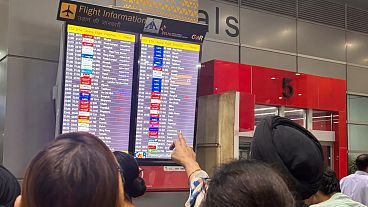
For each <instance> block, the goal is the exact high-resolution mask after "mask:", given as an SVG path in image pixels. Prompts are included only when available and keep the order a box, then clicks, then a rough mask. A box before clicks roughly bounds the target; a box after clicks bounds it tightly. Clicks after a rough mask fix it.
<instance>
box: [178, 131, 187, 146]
mask: <svg viewBox="0 0 368 207" xmlns="http://www.w3.org/2000/svg"><path fill="white" fill-rule="evenodd" d="M179 141H180V142H181V144H183V145H187V142H186V141H185V139H184V136H183V133H182V132H181V131H180V132H179Z"/></svg>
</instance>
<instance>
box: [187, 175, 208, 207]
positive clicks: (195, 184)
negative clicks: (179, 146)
mask: <svg viewBox="0 0 368 207" xmlns="http://www.w3.org/2000/svg"><path fill="white" fill-rule="evenodd" d="M209 181H210V179H209V176H208V174H207V173H206V172H205V171H203V170H201V171H198V172H197V173H195V174H193V175H192V176H191V178H190V180H189V185H190V192H189V193H190V194H189V198H188V201H187V202H186V203H185V207H200V206H201V204H202V201H203V200H204V198H205V196H206V192H207V188H208V183H209Z"/></svg>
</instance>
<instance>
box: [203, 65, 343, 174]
mask: <svg viewBox="0 0 368 207" xmlns="http://www.w3.org/2000/svg"><path fill="white" fill-rule="evenodd" d="M204 65H205V68H204V69H205V70H204V71H203V72H201V76H202V75H204V76H206V77H205V78H204V79H202V78H201V83H200V95H209V94H220V93H224V92H228V91H239V92H241V96H240V114H239V119H240V120H239V124H240V126H239V128H240V129H241V130H242V131H248V130H252V129H253V127H254V105H255V104H262V105H274V106H286V107H291V108H304V109H317V110H325V111H331V112H334V113H335V115H339V119H338V120H339V121H338V122H339V123H338V124H334V127H333V130H334V131H335V133H336V142H335V147H334V149H335V152H334V166H335V169H336V171H337V173H338V174H339V176H340V177H342V176H345V175H346V174H347V138H346V82H345V80H339V79H333V78H326V77H319V76H314V75H307V74H299V73H295V72H289V71H284V70H277V69H272V68H265V67H259V66H251V65H244V64H238V63H231V62H226V61H220V60H213V61H210V62H207V63H205V64H204ZM202 70H203V69H202ZM284 78H289V79H291V80H292V81H291V83H290V85H291V86H292V87H293V89H294V95H293V96H292V97H289V98H285V97H283V95H282V92H283V79H284ZM202 80H203V81H207V82H205V83H204V82H202ZM211 86H212V87H213V88H210V87H211ZM250 117H253V119H252V118H250Z"/></svg>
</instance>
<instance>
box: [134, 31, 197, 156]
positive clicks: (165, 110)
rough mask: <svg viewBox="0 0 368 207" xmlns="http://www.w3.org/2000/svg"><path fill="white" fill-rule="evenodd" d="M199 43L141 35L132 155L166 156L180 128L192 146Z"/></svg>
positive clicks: (169, 152) (168, 154)
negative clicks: (134, 137) (134, 141)
mask: <svg viewBox="0 0 368 207" xmlns="http://www.w3.org/2000/svg"><path fill="white" fill-rule="evenodd" d="M199 52H200V45H197V44H191V43H185V42H178V41H172V40H165V39H157V38H151V37H145V36H143V37H142V38H141V58H140V71H139V91H138V107H137V126H136V143H135V153H134V154H135V157H137V158H143V159H144V158H158V159H170V154H171V151H170V150H169V147H170V145H171V144H172V142H173V140H175V139H177V137H178V132H179V131H181V132H182V133H183V134H184V137H185V138H186V141H187V143H188V144H189V145H193V140H194V126H195V124H194V123H195V108H196V97H197V79H198V64H199Z"/></svg>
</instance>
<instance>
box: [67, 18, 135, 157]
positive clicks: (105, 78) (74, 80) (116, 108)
mask: <svg viewBox="0 0 368 207" xmlns="http://www.w3.org/2000/svg"><path fill="white" fill-rule="evenodd" d="M66 38H67V44H66V68H65V77H64V107H63V120H62V133H66V132H74V131H86V132H91V133H93V134H95V135H96V136H98V137H99V138H101V139H102V140H103V141H104V142H105V143H106V144H107V145H108V146H109V147H110V149H111V150H113V151H116V150H119V151H128V145H129V128H130V111H131V96H132V80H133V64H134V46H135V38H136V37H135V35H131V34H125V33H118V32H111V31H105V30H99V29H93V28H86V27H80V26H74V25H68V27H67V37H66Z"/></svg>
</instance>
